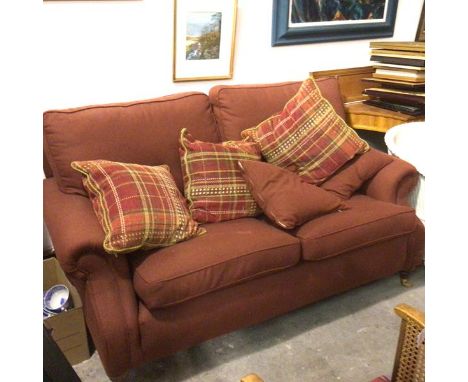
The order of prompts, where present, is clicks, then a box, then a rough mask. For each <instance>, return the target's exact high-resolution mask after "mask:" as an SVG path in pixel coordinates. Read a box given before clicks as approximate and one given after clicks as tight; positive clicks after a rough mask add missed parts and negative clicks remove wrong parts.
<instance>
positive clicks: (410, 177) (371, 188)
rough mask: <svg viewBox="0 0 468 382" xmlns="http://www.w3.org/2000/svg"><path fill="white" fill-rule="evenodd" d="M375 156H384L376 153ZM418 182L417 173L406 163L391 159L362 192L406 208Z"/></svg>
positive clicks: (394, 158) (365, 184)
mask: <svg viewBox="0 0 468 382" xmlns="http://www.w3.org/2000/svg"><path fill="white" fill-rule="evenodd" d="M376 154H380V155H386V154H385V153H380V152H378V151H376ZM418 182H419V173H418V170H416V168H415V167H414V166H413V165H411V164H410V163H408V162H405V161H404V160H401V159H399V158H396V157H392V162H391V163H390V164H388V165H387V166H385V167H384V168H383V169H381V170H380V171H378V172H377V174H375V176H373V177H372V178H371V179H370V180H369V181H367V182H365V183H364V185H363V187H362V192H363V193H365V194H366V195H369V196H370V197H371V198H374V199H378V200H382V201H384V202H390V203H396V204H401V205H405V206H408V205H409V204H410V203H409V199H408V198H409V195H410V193H411V191H412V190H413V189H414V187H416V185H417V184H418Z"/></svg>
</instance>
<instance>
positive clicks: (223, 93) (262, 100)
mask: <svg viewBox="0 0 468 382" xmlns="http://www.w3.org/2000/svg"><path fill="white" fill-rule="evenodd" d="M316 82H317V85H318V87H319V89H320V91H321V92H322V95H323V96H324V97H325V98H326V99H327V100H328V101H329V102H330V104H331V105H332V106H333V108H334V109H335V111H336V112H337V113H338V115H339V116H340V117H341V118H343V119H344V118H345V111H344V106H343V101H342V100H341V94H340V88H339V85H338V81H337V79H336V78H320V79H317V80H316ZM300 86H301V82H300V81H299V82H280V83H274V84H261V85H258V84H257V85H217V86H214V87H212V88H211V89H210V92H209V96H210V102H211V103H212V105H213V111H214V114H215V116H216V121H217V123H218V126H219V130H220V133H221V139H222V140H224V141H227V140H238V139H240V137H241V131H242V130H245V129H249V128H251V127H254V126H257V125H258V124H259V123H260V122H262V121H264V120H265V119H267V118H269V117H270V116H272V115H273V114H276V113H278V112H280V111H281V110H282V109H283V107H284V105H285V104H286V102H288V101H289V100H290V99H291V98H292V97H293V96H294V95H295V94H296V93H297V91H298V90H299V87H300Z"/></svg>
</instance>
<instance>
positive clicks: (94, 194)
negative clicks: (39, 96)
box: [72, 160, 202, 254]
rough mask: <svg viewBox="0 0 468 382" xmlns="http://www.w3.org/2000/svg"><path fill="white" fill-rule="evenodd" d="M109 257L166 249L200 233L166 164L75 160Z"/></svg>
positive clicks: (73, 165) (75, 165)
mask: <svg viewBox="0 0 468 382" xmlns="http://www.w3.org/2000/svg"><path fill="white" fill-rule="evenodd" d="M72 167H73V168H74V169H75V170H77V171H79V172H80V173H82V174H83V175H84V178H83V185H84V188H85V189H86V191H87V192H88V195H89V197H90V199H91V202H92V204H93V208H94V212H95V213H96V215H97V217H98V219H99V222H100V223H101V225H102V228H103V229H104V232H105V238H104V245H103V246H104V250H105V251H106V252H108V253H111V254H119V253H127V252H131V251H135V250H137V249H150V248H156V247H166V246H169V245H172V244H175V243H177V242H179V241H182V240H186V239H188V238H190V237H192V236H194V235H197V234H201V233H202V231H201V229H199V228H198V224H197V223H196V222H195V221H193V219H192V218H191V217H190V214H189V212H188V209H187V206H186V204H185V203H186V202H185V200H184V198H183V196H182V194H181V193H180V191H179V190H178V188H177V186H176V184H175V182H174V179H173V177H172V175H171V173H170V172H169V167H168V166H165V165H163V166H143V165H138V164H128V163H118V162H111V161H106V160H96V161H83V162H73V163H72Z"/></svg>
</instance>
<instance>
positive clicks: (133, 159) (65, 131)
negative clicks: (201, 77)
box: [44, 92, 219, 195]
mask: <svg viewBox="0 0 468 382" xmlns="http://www.w3.org/2000/svg"><path fill="white" fill-rule="evenodd" d="M187 126H190V130H191V132H192V133H193V134H195V135H196V136H197V138H199V139H202V140H204V141H207V142H218V141H219V136H218V132H217V128H216V122H215V119H214V116H213V113H212V111H211V105H210V103H209V99H208V96H207V95H206V94H203V93H198V92H192V93H181V94H174V95H170V96H166V97H161V98H156V99H152V100H147V101H137V102H128V103H119V104H109V105H96V106H87V107H81V108H74V109H65V110H53V111H47V112H45V113H44V150H45V153H46V156H47V160H48V163H49V164H50V167H51V168H52V170H53V174H54V177H55V179H56V180H57V183H58V185H59V187H60V189H61V190H62V191H63V192H66V193H77V194H81V195H86V191H85V189H84V188H83V185H82V182H81V175H80V174H79V173H78V172H76V171H74V170H73V169H72V168H71V167H70V164H71V162H73V161H86V160H96V159H106V160H110V161H114V162H123V163H138V164H142V165H147V166H156V165H161V164H166V165H168V166H169V167H170V169H171V173H172V175H173V176H174V179H175V182H176V184H177V186H178V187H179V189H180V190H183V180H182V173H181V169H180V159H179V153H178V148H179V135H180V130H182V128H184V127H187Z"/></svg>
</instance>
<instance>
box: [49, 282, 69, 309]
mask: <svg viewBox="0 0 468 382" xmlns="http://www.w3.org/2000/svg"><path fill="white" fill-rule="evenodd" d="M69 303H70V291H69V290H68V288H67V287H66V285H63V284H57V285H54V286H53V287H52V288H50V289H48V290H47V291H46V292H45V294H44V301H43V305H44V306H43V310H44V314H45V313H46V312H47V313H51V314H56V313H60V312H63V311H64V310H66V309H67V308H68V305H69Z"/></svg>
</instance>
